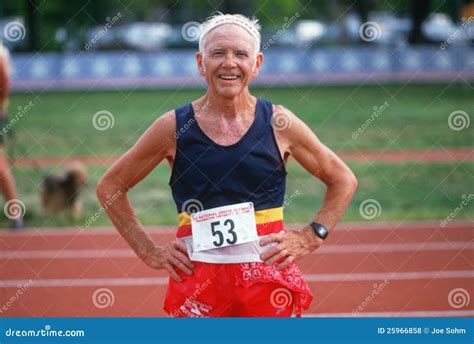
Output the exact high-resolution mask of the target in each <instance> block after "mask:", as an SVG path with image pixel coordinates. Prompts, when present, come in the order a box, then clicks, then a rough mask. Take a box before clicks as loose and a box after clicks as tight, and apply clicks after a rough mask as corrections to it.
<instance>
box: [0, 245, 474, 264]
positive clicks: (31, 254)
mask: <svg viewBox="0 0 474 344" xmlns="http://www.w3.org/2000/svg"><path fill="white" fill-rule="evenodd" d="M462 249H465V250H473V249H474V242H471V241H453V242H426V243H423V242H417V243H398V244H363V245H326V246H323V247H321V248H320V249H319V250H317V251H315V252H314V253H313V254H330V253H376V252H383V253H391V252H413V251H418V252H423V251H451V250H462ZM101 257H103V258H131V257H136V255H135V253H134V252H133V251H132V250H131V249H126V248H124V249H108V250H106V249H101V250H82V249H74V250H69V249H65V250H25V251H13V250H12V251H1V252H0V259H8V260H13V259H59V258H62V259H64V258H101ZM137 259H138V258H137Z"/></svg>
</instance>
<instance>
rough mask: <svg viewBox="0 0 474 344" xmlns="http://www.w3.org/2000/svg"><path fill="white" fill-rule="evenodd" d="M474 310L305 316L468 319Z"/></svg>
mask: <svg viewBox="0 0 474 344" xmlns="http://www.w3.org/2000/svg"><path fill="white" fill-rule="evenodd" d="M473 315H474V310H465V311H453V310H451V311H404V312H362V313H357V316H353V315H352V313H308V314H303V317H305V318H313V317H317V318H327V317H331V318H332V317H334V318H346V317H349V318H365V317H377V318H378V317H390V318H394V317H395V318H397V317H408V318H411V317H467V316H473Z"/></svg>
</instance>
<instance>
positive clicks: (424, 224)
mask: <svg viewBox="0 0 474 344" xmlns="http://www.w3.org/2000/svg"><path fill="white" fill-rule="evenodd" d="M304 225H305V224H288V225H287V227H288V228H293V229H298V228H302V227H303V226H304ZM176 228H177V227H176V226H162V227H156V226H154V227H145V229H146V231H147V232H148V233H156V234H175V233H176ZM435 229H439V230H442V231H449V230H450V229H451V230H452V229H466V230H470V231H472V230H473V229H474V226H473V225H472V223H471V222H468V221H452V222H450V223H448V224H447V226H446V227H444V228H442V227H440V222H439V221H413V222H404V223H402V224H400V223H397V222H375V223H365V222H349V223H341V224H339V225H337V226H336V228H335V229H334V230H335V231H339V230H340V231H374V230H375V231H384V230H388V231H393V230H396V231H398V230H435ZM76 235H90V236H93V235H119V234H118V232H117V230H116V229H114V228H113V227H94V228H93V229H91V228H87V227H70V228H67V227H62V228H60V227H58V228H52V227H46V228H27V229H25V230H22V231H20V232H11V231H6V230H4V231H0V237H18V236H38V237H41V236H76Z"/></svg>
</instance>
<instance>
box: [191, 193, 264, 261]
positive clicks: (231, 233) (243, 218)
mask: <svg viewBox="0 0 474 344" xmlns="http://www.w3.org/2000/svg"><path fill="white" fill-rule="evenodd" d="M191 227H192V232H193V245H194V250H195V251H196V252H199V251H206V250H212V249H215V248H220V247H226V246H232V245H239V244H245V243H248V242H251V241H256V240H258V234H257V225H256V224H255V211H254V207H253V203H252V202H247V203H239V204H233V205H228V206H224V207H218V208H212V209H207V210H203V211H200V212H196V213H194V214H191Z"/></svg>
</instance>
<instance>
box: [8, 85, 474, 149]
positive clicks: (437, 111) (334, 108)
mask: <svg viewBox="0 0 474 344" xmlns="http://www.w3.org/2000/svg"><path fill="white" fill-rule="evenodd" d="M253 92H254V94H255V95H257V96H259V97H263V98H266V99H268V100H270V101H272V102H274V103H279V104H284V105H285V106H287V107H288V108H289V109H291V110H293V111H294V112H295V113H296V114H297V115H298V116H300V117H301V118H302V119H303V120H304V121H305V122H306V123H308V124H309V125H310V126H311V127H312V128H313V130H314V131H315V133H316V134H317V135H318V136H319V138H320V139H321V140H322V141H323V142H324V143H325V144H326V145H328V146H329V147H330V148H332V149H334V150H366V149H375V150H385V149H399V148H401V149H429V148H435V149H441V148H459V147H464V148H465V147H469V146H472V142H474V131H473V130H472V126H471V127H470V128H469V129H465V130H462V131H453V130H451V129H450V128H449V127H448V116H449V114H450V113H451V112H452V111H455V110H463V111H465V112H467V113H468V114H470V115H471V117H472V114H473V113H474V111H473V110H474V102H473V101H472V99H473V98H474V92H472V88H469V87H468V86H466V85H460V84H453V85H450V86H449V87H447V86H446V85H429V86H428V85H409V86H402V85H392V86H383V87H381V86H378V85H377V86H364V87H358V86H351V87H347V86H345V87H315V88H314V89H310V88H298V89H287V88H272V89H264V88H261V89H255V90H253ZM202 94H203V90H180V91H166V90H153V91H133V92H94V93H92V92H89V93H86V92H74V93H44V94H14V95H12V96H11V106H10V118H13V117H14V115H15V113H14V110H15V111H16V109H17V108H18V106H23V107H24V106H25V105H26V104H28V103H29V102H30V101H31V102H32V103H33V107H32V108H31V110H30V111H28V112H27V113H26V114H25V115H24V116H23V117H21V118H20V120H19V121H18V122H17V123H16V124H15V126H14V129H13V130H14V132H15V137H16V141H15V145H14V146H13V145H12V144H11V140H10V144H8V143H7V147H8V148H9V149H8V152H9V154H10V155H12V149H13V155H14V156H23V155H27V156H44V155H47V156H55V155H70V154H72V155H108V154H122V153H123V152H125V151H126V150H127V149H128V148H130V147H131V145H132V144H133V143H134V142H135V141H136V140H137V138H138V137H139V136H140V135H141V134H142V133H143V132H144V130H145V129H146V128H147V127H148V126H149V125H150V124H151V123H152V122H153V121H154V120H155V119H156V118H157V117H159V116H160V115H161V114H162V113H164V112H166V111H168V110H170V109H173V108H176V107H178V106H180V105H182V104H185V103H187V102H190V101H192V100H194V99H196V98H198V97H200V96H201V95H202ZM384 102H387V103H388V104H389V105H388V107H387V109H386V110H384V111H383V112H382V113H381V114H380V115H379V116H378V117H377V118H375V120H374V121H373V122H372V123H371V125H370V126H369V128H367V129H366V130H365V131H364V132H363V133H362V134H361V135H359V137H358V138H357V139H353V138H352V133H353V132H354V131H356V130H357V129H358V128H359V127H361V126H362V124H363V123H365V122H366V121H367V119H369V118H370V116H371V115H372V113H373V107H374V106H378V107H380V106H381V105H382V104H384ZM101 110H107V111H110V112H111V113H112V114H113V116H114V120H115V123H114V126H113V127H112V128H110V129H108V130H106V131H98V130H96V129H95V128H94V127H93V125H92V117H93V115H94V114H95V113H96V112H98V111H101Z"/></svg>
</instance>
